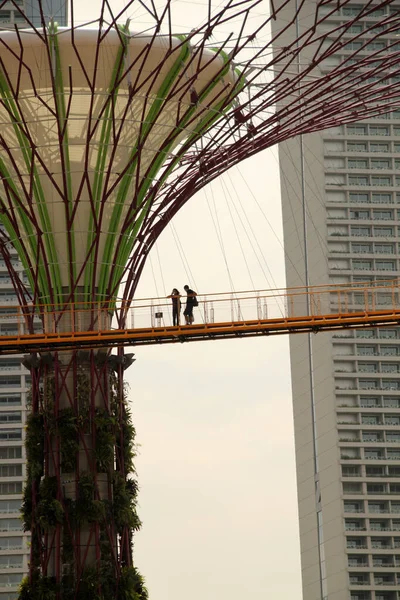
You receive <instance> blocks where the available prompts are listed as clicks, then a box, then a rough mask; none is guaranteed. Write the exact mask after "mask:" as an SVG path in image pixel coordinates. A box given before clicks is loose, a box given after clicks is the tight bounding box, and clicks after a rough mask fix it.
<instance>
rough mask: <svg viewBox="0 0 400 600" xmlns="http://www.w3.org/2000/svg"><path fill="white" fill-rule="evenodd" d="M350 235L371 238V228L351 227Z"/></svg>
mask: <svg viewBox="0 0 400 600" xmlns="http://www.w3.org/2000/svg"><path fill="white" fill-rule="evenodd" d="M350 235H353V236H354V237H371V227H351V228H350Z"/></svg>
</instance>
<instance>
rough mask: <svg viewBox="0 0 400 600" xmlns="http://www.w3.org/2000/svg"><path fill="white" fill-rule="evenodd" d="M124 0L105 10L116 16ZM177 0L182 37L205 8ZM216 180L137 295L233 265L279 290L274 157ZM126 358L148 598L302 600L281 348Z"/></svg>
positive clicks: (156, 351)
mask: <svg viewBox="0 0 400 600" xmlns="http://www.w3.org/2000/svg"><path fill="white" fill-rule="evenodd" d="M123 4H124V3H123V2H117V1H116V0H112V2H111V5H112V7H113V9H115V10H117V9H118V7H119V6H120V5H123ZM177 4H180V6H181V7H182V10H181V12H179V18H180V22H179V24H178V25H177V27H178V28H181V30H184V29H186V28H187V30H188V31H189V30H190V29H191V28H192V27H193V26H194V24H198V22H197V23H196V19H197V21H199V20H200V18H201V17H200V16H196V11H198V10H200V11H204V6H205V4H206V3H205V2H204V1H203V0H198V1H197V2H184V1H182V2H181V0H179V1H178V2H175V3H174V5H175V6H176V5H177ZM221 4H222V3H221ZM267 4H268V3H267V2H265V4H264V6H267ZM97 7H98V2H97V1H94V0H89V1H87V2H82V3H79V4H78V3H77V4H76V11H77V13H76V18H77V20H80V21H85V20H89V19H92V18H94V16H95V14H96V10H97ZM199 14H200V13H199ZM201 14H202V13H201ZM136 16H137V15H135V14H133V15H132V17H133V19H132V24H131V28H132V29H133V28H136V25H137V21H136V20H135V19H136ZM223 181H224V183H221V182H219V181H216V182H214V183H213V184H212V185H211V186H209V187H207V188H206V189H205V190H204V191H203V192H202V193H200V194H198V195H197V196H195V197H194V198H192V199H191V201H190V202H189V203H188V204H187V205H186V207H185V208H184V209H183V210H182V211H181V213H180V214H179V215H177V217H176V219H175V220H174V222H173V223H174V224H173V228H172V227H170V228H169V229H168V230H167V231H166V232H165V233H164V234H163V236H162V237H161V239H160V241H159V243H158V245H157V249H156V250H155V251H153V252H152V255H151V264H150V262H148V264H147V268H146V269H145V272H144V274H143V279H142V282H141V285H140V286H139V289H138V292H137V297H139V298H140V297H148V296H157V295H164V294H169V293H170V292H171V290H172V288H173V287H177V288H178V289H180V290H181V291H183V286H184V285H185V284H186V283H188V284H189V285H190V286H192V287H193V288H194V289H195V290H196V291H197V292H198V293H207V292H224V291H230V290H231V286H230V281H229V277H228V269H229V273H230V276H231V279H232V281H233V284H234V287H235V290H236V291H238V290H243V289H252V288H253V284H254V286H255V287H256V288H259V289H265V288H270V287H274V286H283V285H284V257H283V248H282V231H281V227H282V225H281V207H280V193H279V173H278V165H277V158H276V155H274V154H273V152H272V151H268V152H265V153H263V154H261V155H259V156H258V157H256V158H254V159H252V160H249V161H246V163H244V164H242V165H241V166H240V167H239V168H234V169H233V170H232V171H230V172H229V174H227V175H226V176H225V177H224V180H223ZM257 203H258V204H259V205H260V206H261V208H262V210H260V208H259V206H258V205H257ZM238 207H243V209H244V212H245V215H246V217H245V218H243V217H242V223H244V226H243V225H242V224H241V220H240V218H239V217H238V214H239V210H238ZM210 211H211V213H212V214H213V217H214V222H213V219H212V218H211V216H210ZM246 219H248V221H249V223H250V225H248V224H247V221H246ZM234 222H235V224H236V228H237V230H238V235H237V234H236V231H235V226H234V224H233V223H234ZM214 223H217V225H214ZM219 228H220V232H221V237H222V240H223V247H224V251H223V250H221V244H220V243H219V241H218V235H217V234H218V233H219ZM176 239H178V240H179V242H178V243H179V244H181V247H182V249H183V252H184V256H185V258H186V259H187V261H188V263H189V265H190V271H191V273H192V277H189V274H188V269H187V267H186V268H185V264H184V263H183V261H182V259H181V256H180V254H179V251H178V246H177V242H176ZM249 239H250V240H252V241H251V242H250V241H249ZM257 244H259V245H260V250H259V248H258V246H257ZM241 245H242V246H243V250H242V249H241ZM252 245H253V247H255V249H256V254H257V256H258V258H257V257H256V255H255V252H254V251H253V249H252ZM243 255H244V256H245V257H246V259H244V258H243ZM226 263H227V264H228V266H227V265H226ZM246 263H247V264H246ZM260 265H261V266H260ZM249 273H250V275H249ZM128 351H129V350H128ZM134 352H135V354H136V358H137V361H136V362H135V363H134V365H133V366H132V367H131V368H130V370H129V371H127V379H128V381H129V383H130V399H131V401H132V407H133V413H134V422H135V425H136V428H137V441H138V443H139V444H140V448H139V456H138V458H137V471H138V479H139V484H140V496H139V515H140V517H141V519H142V521H143V528H142V531H141V532H140V533H139V534H138V535H137V537H136V543H135V554H134V558H135V562H136V564H137V566H138V568H139V569H140V571H141V572H142V574H143V575H144V577H145V579H146V582H147V586H148V589H149V593H150V599H151V600H205V599H207V600H243V598H251V599H252V600H258V599H267V598H281V597H282V593H283V591H284V596H285V598H290V599H291V600H301V583H300V550H299V542H298V524H297V504H296V483H295V467H294V442H293V424H292V408H291V389H290V371H289V353H288V339H287V338H285V337H270V338H263V339H246V340H232V341H217V342H197V343H190V344H182V345H166V346H162V347H157V346H152V347H147V348H137V349H135V350H134Z"/></svg>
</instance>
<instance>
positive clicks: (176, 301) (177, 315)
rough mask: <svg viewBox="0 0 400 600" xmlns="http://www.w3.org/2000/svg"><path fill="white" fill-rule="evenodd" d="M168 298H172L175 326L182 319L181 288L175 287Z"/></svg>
mask: <svg viewBox="0 0 400 600" xmlns="http://www.w3.org/2000/svg"><path fill="white" fill-rule="evenodd" d="M168 298H171V300H172V323H173V325H174V327H175V326H177V325H179V324H180V323H179V322H180V319H181V294H180V292H179V290H177V289H176V288H174V289H173V290H172V292H171V295H170V296H168Z"/></svg>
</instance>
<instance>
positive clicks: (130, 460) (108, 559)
mask: <svg viewBox="0 0 400 600" xmlns="http://www.w3.org/2000/svg"><path fill="white" fill-rule="evenodd" d="M76 381H77V384H76V394H77V398H76V400H77V402H76V406H77V410H74V409H72V408H63V409H61V410H59V411H58V415H57V417H56V416H55V411H54V410H53V409H54V401H55V386H54V377H52V376H51V377H48V378H47V381H46V384H45V387H44V390H43V391H42V392H41V394H40V401H39V405H40V406H39V410H38V412H31V413H30V415H29V416H28V419H27V425H26V442H25V443H26V454H27V482H26V487H25V490H24V498H23V506H22V519H23V524H24V529H25V531H29V532H31V545H32V548H31V561H36V560H37V557H39V556H40V551H39V549H40V546H41V544H42V541H43V538H44V536H45V535H46V534H47V535H52V534H53V533H54V531H55V530H56V528H61V535H62V567H63V568H62V578H61V580H60V581H59V582H56V579H55V578H54V577H48V576H46V572H45V571H44V570H43V565H40V564H39V562H37V563H35V564H34V565H33V566H34V569H33V570H31V580H28V578H25V579H24V580H23V582H22V584H21V587H20V600H56V599H57V598H58V599H60V600H74V599H76V600H146V599H147V597H148V594H147V590H146V587H145V585H144V581H143V578H142V576H141V575H140V573H139V572H138V571H137V569H136V568H135V567H134V566H133V565H132V562H131V560H130V559H129V560H128V557H125V556H124V559H123V560H122V563H121V564H122V565H123V566H122V567H121V569H120V571H119V572H116V569H115V564H116V563H115V552H121V553H122V546H123V544H122V542H121V540H122V539H123V538H124V537H125V538H127V539H128V543H129V553H130V549H131V543H132V536H133V532H135V531H138V530H139V528H140V525H141V523H140V520H139V518H138V516H137V512H136V504H137V493H138V486H137V482H136V479H135V468H134V458H135V428H134V427H133V424H132V417H131V413H130V411H129V409H128V407H127V397H126V391H125V390H121V388H120V385H122V384H121V383H120V381H119V379H118V377H117V376H116V375H115V374H111V375H110V376H109V410H106V409H102V408H96V409H95V411H94V415H93V414H92V415H90V414H89V405H90V402H89V398H90V382H89V377H88V376H87V373H85V372H84V371H82V372H78V375H77V379H76ZM92 428H95V439H96V445H95V447H94V449H93V458H94V462H95V473H107V474H108V477H109V481H110V484H111V485H112V495H111V497H112V501H110V500H109V499H108V500H104V499H99V494H98V492H97V488H96V475H95V473H92V472H89V471H80V470H78V465H77V456H78V454H79V450H80V442H79V440H80V435H82V433H88V432H89V430H91V429H92ZM46 436H50V437H51V439H53V440H54V439H58V440H59V460H60V464H61V477H62V478H68V477H69V478H77V496H76V500H73V499H71V498H67V497H64V498H63V497H60V493H59V491H58V492H57V489H58V490H59V486H58V485H57V477H52V476H49V474H48V473H49V469H48V468H46V460H48V458H47V457H46V456H45V448H46V444H45V438H46ZM47 467H48V465H47ZM57 493H58V497H57ZM84 522H86V523H90V524H96V527H97V526H98V528H99V531H100V559H99V560H98V561H96V564H95V565H90V566H87V567H84V569H83V571H82V572H80V573H79V581H78V580H77V568H76V563H75V553H74V535H75V531H76V530H78V529H79V526H80V525H81V524H82V523H84ZM110 523H113V524H114V531H115V532H116V537H117V539H118V540H119V541H118V542H117V544H115V541H113V540H112V539H111V540H110V535H109V530H107V528H106V524H107V525H109V524H110ZM121 557H122V554H121Z"/></svg>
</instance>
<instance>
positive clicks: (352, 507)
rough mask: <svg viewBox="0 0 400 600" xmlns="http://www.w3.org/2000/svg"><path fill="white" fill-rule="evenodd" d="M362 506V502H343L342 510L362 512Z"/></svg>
mask: <svg viewBox="0 0 400 600" xmlns="http://www.w3.org/2000/svg"><path fill="white" fill-rule="evenodd" d="M363 511H364V506H363V504H362V502H345V503H344V512H350V513H352V512H356V513H359V512H363Z"/></svg>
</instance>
